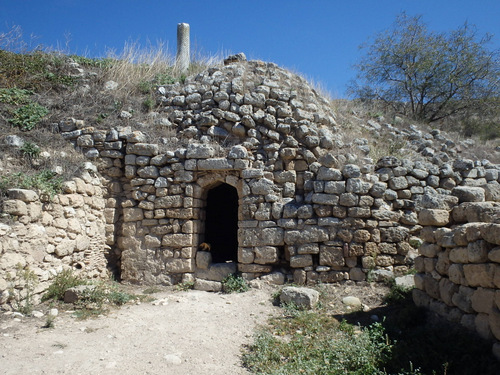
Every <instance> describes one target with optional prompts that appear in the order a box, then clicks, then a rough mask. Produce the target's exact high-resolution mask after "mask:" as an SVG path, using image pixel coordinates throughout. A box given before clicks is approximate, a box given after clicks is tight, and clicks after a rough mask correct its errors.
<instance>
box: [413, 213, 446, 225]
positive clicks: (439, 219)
mask: <svg viewBox="0 0 500 375" xmlns="http://www.w3.org/2000/svg"><path fill="white" fill-rule="evenodd" d="M449 221H450V213H449V212H448V211H446V210H433V209H429V208H424V209H422V210H421V211H420V212H419V213H418V222H419V224H420V225H433V226H437V227H441V226H444V225H446V224H448V223H449Z"/></svg>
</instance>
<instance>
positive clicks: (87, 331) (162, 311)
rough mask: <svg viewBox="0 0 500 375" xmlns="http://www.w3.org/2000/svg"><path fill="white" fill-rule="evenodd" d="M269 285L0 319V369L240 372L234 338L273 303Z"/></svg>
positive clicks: (245, 336)
mask: <svg viewBox="0 0 500 375" xmlns="http://www.w3.org/2000/svg"><path fill="white" fill-rule="evenodd" d="M272 293H273V290H271V289H270V288H267V287H266V288H264V289H251V290H250V291H249V292H246V293H241V294H228V295H224V294H216V293H207V292H200V291H192V290H191V291H188V292H174V291H170V292H162V293H158V294H155V295H154V297H155V298H156V299H157V300H156V301H155V302H153V303H151V302H148V303H141V304H139V305H126V306H125V307H122V308H121V309H119V310H115V311H113V312H112V313H110V314H109V315H108V316H106V317H101V318H98V319H89V320H76V319H75V318H73V317H71V314H70V313H65V312H60V314H59V316H58V317H57V318H56V321H55V328H52V329H43V328H41V326H42V325H43V324H44V323H45V320H46V318H45V317H42V318H39V319H36V318H13V317H12V315H10V316H5V315H4V316H3V317H2V318H1V320H0V373H2V374H16V375H17V374H73V375H76V374H168V375H176V374H183V375H187V374H197V375H203V374H211V375H212V374H217V375H223V374H248V372H247V371H246V370H245V369H244V368H243V367H242V365H241V362H240V350H241V347H242V345H244V344H245V343H250V342H251V341H252V335H253V332H254V328H255V326H256V325H257V324H259V323H263V322H265V320H266V319H267V318H268V317H269V315H271V314H275V313H277V310H278V308H277V307H274V306H273V305H272V301H271V295H272Z"/></svg>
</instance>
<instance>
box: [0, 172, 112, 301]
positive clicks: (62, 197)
mask: <svg viewBox="0 0 500 375" xmlns="http://www.w3.org/2000/svg"><path fill="white" fill-rule="evenodd" d="M92 174H93V173H92V171H90V173H89V172H88V171H87V172H84V173H83V174H82V177H81V178H75V179H74V180H72V181H67V182H65V183H64V184H63V191H64V193H61V194H58V195H56V196H54V197H53V198H49V197H44V196H39V195H38V194H37V193H36V192H35V191H32V190H24V189H12V190H10V191H9V192H8V194H9V196H8V199H7V200H5V201H4V202H3V213H4V214H7V215H9V217H10V221H9V222H7V223H1V224H0V254H1V257H0V304H4V303H7V301H9V300H10V299H11V298H12V292H13V290H14V291H15V290H16V289H17V290H18V291H20V290H21V289H22V288H24V287H25V282H26V280H25V279H23V277H22V273H23V270H25V271H30V272H33V273H34V275H36V278H37V284H36V287H35V290H34V293H35V296H34V299H35V302H37V301H39V299H40V296H41V293H43V292H44V291H45V290H46V289H47V288H48V286H49V285H50V283H51V280H52V279H53V278H54V277H55V276H56V275H57V274H58V273H60V272H61V271H62V270H63V269H73V270H75V271H76V272H77V273H81V274H82V275H84V276H85V277H88V278H101V277H108V276H109V271H108V268H107V265H108V261H107V259H106V255H107V252H108V251H107V250H108V249H109V248H107V247H106V245H105V231H104V229H105V218H104V209H105V200H104V198H103V190H102V188H101V185H100V180H99V178H96V177H95V176H92Z"/></svg>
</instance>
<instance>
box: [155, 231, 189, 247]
mask: <svg viewBox="0 0 500 375" xmlns="http://www.w3.org/2000/svg"><path fill="white" fill-rule="evenodd" d="M161 244H162V246H165V247H175V248H177V247H187V246H193V245H194V237H193V235H192V234H180V233H177V234H166V235H164V236H163V239H162V241H161Z"/></svg>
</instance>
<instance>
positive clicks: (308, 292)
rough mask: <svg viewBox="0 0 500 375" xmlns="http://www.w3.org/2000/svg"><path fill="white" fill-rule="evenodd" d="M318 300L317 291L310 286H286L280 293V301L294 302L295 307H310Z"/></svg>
mask: <svg viewBox="0 0 500 375" xmlns="http://www.w3.org/2000/svg"><path fill="white" fill-rule="evenodd" d="M318 301H319V292H318V291H316V290H314V289H311V288H297V287H293V286H287V287H285V288H283V290H282V291H281V294H280V302H281V303H294V304H295V305H296V306H297V307H300V308H306V309H312V308H313V307H314V306H316V304H317V303H318Z"/></svg>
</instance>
